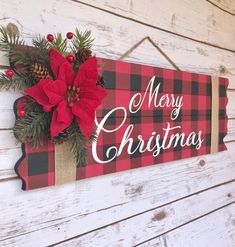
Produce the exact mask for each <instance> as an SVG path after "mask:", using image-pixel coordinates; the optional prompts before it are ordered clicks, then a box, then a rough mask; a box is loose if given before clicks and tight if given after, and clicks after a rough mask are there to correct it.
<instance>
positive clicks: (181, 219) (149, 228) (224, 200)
mask: <svg viewBox="0 0 235 247" xmlns="http://www.w3.org/2000/svg"><path fill="white" fill-rule="evenodd" d="M234 185H235V183H234V182H233V183H229V184H226V185H222V186H219V187H216V188H213V189H212V190H207V191H204V192H201V193H198V194H196V195H192V196H190V197H188V198H186V199H184V200H183V201H182V200H180V201H177V202H173V203H171V204H168V205H164V206H162V207H159V208H157V209H153V210H150V211H148V212H145V213H143V214H139V215H137V216H135V217H132V218H128V219H126V220H123V221H121V222H117V223H114V224H112V225H110V226H107V227H105V228H102V229H99V230H97V231H95V232H91V233H88V234H85V235H83V236H79V237H78V238H74V239H72V240H71V241H66V242H63V243H61V244H58V245H56V246H58V247H59V246H60V247H62V246H63V247H71V246H79V247H80V246H81V247H82V246H89V247H95V246H97V247H108V246H136V245H139V244H141V243H143V242H145V241H146V240H148V239H151V238H153V237H155V236H160V235H162V234H164V232H167V231H172V230H173V229H177V230H175V231H174V237H175V238H176V239H174V237H172V239H171V240H172V241H171V242H170V245H168V244H167V245H166V246H177V245H178V246H187V247H188V246H195V247H196V246H206V245H204V244H203V240H204V239H203V238H201V237H200V234H201V232H202V229H203V230H205V229H207V230H206V232H207V234H204V238H205V240H206V239H207V238H208V237H209V236H210V237H212V236H213V238H210V239H214V241H217V240H220V241H219V243H216V244H218V245H216V246H230V247H231V246H232V245H228V243H230V244H232V243H233V241H232V238H234V237H235V226H234V225H233V223H232V222H233V220H234V219H235V212H234V210H235V204H233V205H232V206H231V207H230V210H229V211H228V214H229V213H230V214H232V216H230V217H231V218H229V215H226V214H225V215H224V214H221V213H220V214H219V215H218V218H217V219H213V220H208V221H209V225H207V221H205V220H204V222H203V223H204V226H202V228H201V229H198V225H200V223H199V224H195V231H197V232H196V233H195V232H193V233H191V234H189V235H188V233H189V232H191V231H192V229H191V226H190V227H187V224H188V223H189V222H191V221H192V220H195V219H198V218H200V217H203V216H205V215H207V214H208V213H210V212H212V211H215V210H218V209H220V208H222V207H224V206H226V205H228V204H230V203H235V188H234ZM229 193H231V194H233V196H228V194H229ZM212 201H213V203H211V202H212ZM224 211H225V210H224ZM182 212H184V214H182ZM223 217H224V218H225V219H226V221H227V222H226V221H225V222H226V223H227V224H230V225H231V226H230V228H229V230H230V231H231V232H229V235H230V234H231V236H230V237H231V238H230V241H228V240H229V235H228V234H226V229H227V230H228V227H226V226H225V224H224V225H223V228H222V229H223V233H224V234H225V236H224V237H223V239H220V238H218V236H216V233H217V232H220V231H221V230H222V229H221V228H218V225H219V224H220V221H221V220H222V219H223ZM218 220H219V222H218ZM225 222H224V220H222V223H225ZM185 224H186V226H184V227H185V228H186V227H187V228H188V230H185V231H182V229H180V226H182V225H185ZM190 225H191V224H190ZM192 225H193V224H192ZM133 226H135V227H133ZM127 229H129V230H130V231H131V232H130V233H129V234H127ZM193 229H194V228H193ZM210 229H211V230H212V229H213V231H212V233H209V230H210ZM181 232H183V234H180V233H181ZM177 233H178V234H177ZM172 235H173V234H172ZM182 235H183V236H182ZM220 237H221V234H220ZM197 239H200V240H199V241H197ZM207 241H208V240H207ZM167 242H168V241H167ZM176 243H177V245H175V244H176ZM191 243H192V244H191ZM208 243H209V241H208ZM213 246H214V245H213Z"/></svg>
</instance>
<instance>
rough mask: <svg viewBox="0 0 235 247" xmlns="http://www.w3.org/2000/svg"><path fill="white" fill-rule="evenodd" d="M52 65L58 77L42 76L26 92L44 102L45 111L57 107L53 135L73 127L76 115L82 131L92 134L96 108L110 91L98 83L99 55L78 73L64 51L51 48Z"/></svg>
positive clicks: (91, 59) (54, 112)
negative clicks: (46, 77)
mask: <svg viewBox="0 0 235 247" xmlns="http://www.w3.org/2000/svg"><path fill="white" fill-rule="evenodd" d="M50 65H51V69H52V71H53V73H54V74H55V76H56V78H57V79H56V80H52V79H41V80H40V81H39V82H38V83H37V84H36V85H35V86H33V87H31V88H28V89H26V90H25V93H26V94H28V95H29V96H31V97H32V98H34V99H35V100H36V101H37V103H38V104H40V105H42V106H43V110H44V111H45V112H49V111H51V110H52V108H53V107H56V108H55V110H54V111H53V115H52V121H51V128H50V132H51V136H52V137H55V136H57V135H58V134H59V133H60V132H61V131H63V130H64V129H65V128H67V127H69V125H70V124H71V123H72V121H73V119H74V118H76V121H77V123H78V125H79V127H80V130H81V131H82V133H83V134H84V135H85V136H87V137H90V136H91V134H92V129H93V122H94V118H95V109H96V108H97V107H98V106H99V105H100V104H101V102H102V100H103V98H104V97H105V96H106V94H107V93H106V90H105V89H104V88H102V87H101V86H98V85H96V83H97V79H98V69H97V60H96V58H95V57H91V58H89V59H88V60H87V61H86V62H84V63H83V64H82V65H81V66H80V68H79V71H78V73H77V75H76V74H75V73H74V70H73V67H72V65H71V64H70V63H69V62H68V61H67V60H66V59H65V58H64V57H63V56H62V55H61V54H60V53H58V52H57V51H56V50H54V49H51V50H50Z"/></svg>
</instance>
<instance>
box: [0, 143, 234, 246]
mask: <svg viewBox="0 0 235 247" xmlns="http://www.w3.org/2000/svg"><path fill="white" fill-rule="evenodd" d="M228 148H229V151H226V152H221V153H219V154H216V155H207V156H203V157H197V158H191V159H185V160H181V161H180V163H179V162H171V163H168V164H160V165H157V166H152V167H146V168H140V169H135V170H132V171H129V172H123V173H116V174H112V175H107V176H102V177H96V178H94V179H86V180H83V181H79V182H75V183H71V184H65V185H63V186H55V187H49V188H45V189H40V190H34V191H29V192H23V191H21V190H20V181H19V180H15V181H13V180H11V181H6V182H1V183H0V186H1V190H0V197H1V198H3V197H4V201H3V200H2V201H0V208H1V210H2V211H1V214H0V245H1V244H2V245H3V246H12V245H13V244H14V243H17V246H32V245H33V244H34V246H35V245H36V246H47V245H49V244H53V243H55V242H60V241H64V240H66V239H69V238H73V237H75V236H78V235H81V234H85V233H87V232H90V231H95V232H96V229H98V228H103V227H106V226H108V225H112V224H113V223H115V222H119V221H123V220H125V219H128V218H130V217H131V218H133V217H135V216H137V215H139V214H142V213H144V212H146V211H149V210H152V209H155V208H157V207H160V206H161V205H165V204H169V203H171V202H173V201H179V200H182V201H184V200H185V199H184V198H186V197H188V196H190V195H193V194H195V193H198V192H200V191H204V190H207V189H209V188H212V187H213V186H217V185H219V184H223V183H226V182H228V181H232V180H234V179H235V161H234V148H235V143H230V144H228ZM221 160H226V162H224V163H221ZM146 178H148V179H146ZM232 187H234V185H233V186H232ZM168 188H170V189H168ZM6 191H7V194H6ZM212 191H213V190H212ZM229 192H230V191H228V193H229ZM211 194H212V195H211V196H213V194H214V193H212V192H211ZM215 194H217V193H215ZM224 198H226V197H224ZM211 201H212V200H209V201H208V205H207V206H205V210H207V209H208V207H209V208H210V207H211V206H213V204H212V205H211ZM182 204H183V203H182ZM210 205H211V206H210ZM196 208H197V207H196ZM196 208H195V210H196ZM12 212H14V214H12ZM181 214H183V215H184V211H181ZM16 219H19V220H16ZM138 224H139V223H138ZM138 224H137V223H135V224H134V225H132V226H130V225H129V228H128V227H127V228H126V235H127V236H129V237H130V238H132V237H133V234H132V233H131V232H130V230H131V229H132V228H135V227H136V225H138ZM116 226H117V225H116ZM116 229H118V226H117V228H116ZM128 229H129V231H128ZM144 229H146V232H148V231H149V230H150V228H143V231H144ZM95 232H94V233H93V234H94V235H95ZM97 234H98V233H97ZM104 234H105V232H104ZM113 235H115V233H113ZM113 235H112V236H113ZM40 236H43V238H42V237H40ZM99 236H100V235H99ZM101 239H102V237H101ZM111 239H112V238H111ZM98 242H99V241H98V239H97V244H98ZM102 243H103V242H102ZM109 243H110V242H109ZM83 246H89V245H85V244H84V245H83ZM111 246H112V245H111ZM123 246H131V245H125V243H123Z"/></svg>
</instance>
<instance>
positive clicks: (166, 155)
mask: <svg viewBox="0 0 235 247" xmlns="http://www.w3.org/2000/svg"><path fill="white" fill-rule="evenodd" d="M99 62H100V64H102V67H103V75H104V78H105V87H106V89H107V91H108V96H107V97H106V98H105V100H104V102H103V104H102V105H101V106H100V107H99V108H98V109H97V111H96V116H97V121H98V122H100V121H101V120H102V119H103V117H104V116H105V115H106V114H108V113H109V112H110V111H111V110H112V109H114V108H116V107H124V108H125V109H126V112H127V117H126V119H125V122H124V118H123V115H124V114H123V112H122V111H114V112H113V113H112V114H111V115H110V116H109V118H108V119H107V121H106V122H105V125H104V127H105V129H107V130H114V129H117V131H113V132H105V131H101V132H100V134H99V136H98V140H97V148H96V150H97V157H98V158H99V159H100V160H102V161H103V162H106V163H97V162H96V161H95V159H94V157H93V155H92V152H91V147H89V154H88V157H87V161H86V164H78V166H77V172H76V179H77V180H79V179H84V178H88V177H94V176H99V175H104V174H109V173H113V172H118V171H124V170H128V169H133V168H137V167H143V166H149V165H154V164H159V163H163V162H168V161H173V160H178V159H184V158H188V157H193V156H199V155H204V154H208V153H210V146H211V108H212V107H211V105H212V104H211V100H212V97H211V95H212V89H211V77H210V76H209V75H203V74H195V73H189V72H181V71H175V70H170V69H163V68H157V67H151V66H146V65H141V64H133V63H127V62H122V61H113V60H108V59H99ZM153 76H156V77H155V81H154V86H157V85H158V84H159V83H160V87H159V93H158V97H159V98H160V97H161V96H163V95H166V94H168V95H170V96H171V95H174V97H177V96H183V106H182V108H181V110H180V113H179V115H178V117H177V119H175V120H174V121H173V120H171V117H170V114H171V111H172V109H173V107H166V106H164V107H157V108H155V107H148V105H147V103H144V104H143V106H142V108H141V109H140V110H139V111H137V112H136V113H134V114H133V113H130V112H129V110H128V108H129V102H130V99H131V98H132V96H133V95H135V94H136V93H141V95H142V96H143V95H144V93H145V89H146V87H147V85H148V83H149V81H150V79H151V78H152V77H153ZM227 86H228V80H227V79H225V78H219V144H218V150H219V151H223V150H226V146H225V144H224V142H223V139H224V137H225V135H226V134H227V115H226V105H227V94H226V90H227ZM147 94H148V93H147ZM147 98H148V95H147ZM146 100H147V99H146ZM18 102H19V101H18ZM17 105H18V104H17V102H16V107H15V108H16V110H17ZM122 122H124V123H123V125H122V126H121V127H120V125H121V123H122ZM167 123H169V124H170V126H171V127H174V126H181V129H180V132H181V133H185V136H186V137H187V136H188V135H189V134H190V133H191V132H195V133H198V132H199V130H201V131H202V139H203V142H202V146H201V148H200V149H196V147H195V145H191V146H184V147H182V146H181V145H176V146H175V147H174V146H173V145H172V147H170V148H168V149H165V150H163V149H161V150H160V153H159V155H157V156H156V157H154V156H153V153H152V152H148V151H145V152H143V153H141V152H139V151H138V145H139V139H138V136H139V135H141V136H142V139H143V140H144V141H145V143H147V141H148V140H149V138H150V137H151V136H152V135H154V133H155V134H160V136H164V130H163V129H164V128H166V126H167ZM130 124H133V126H134V127H133V131H132V133H131V135H130V137H131V138H133V143H132V146H131V150H136V151H135V152H132V154H128V152H127V148H128V144H127V145H125V146H124V148H123V150H122V152H121V153H120V154H119V155H118V156H116V157H115V158H114V159H112V161H111V162H108V161H109V160H110V157H114V156H115V152H117V151H118V149H119V146H120V144H121V141H122V138H123V134H124V132H125V130H126V128H127V127H128V126H129V125H130ZM119 127H120V128H119ZM153 132H154V133H153ZM174 132H175V133H176V132H177V133H179V130H172V131H171V134H174ZM169 136H170V135H169ZM162 142H163V139H160V140H159V143H160V144H161V143H162ZM22 150H23V156H22V158H21V159H20V160H19V161H18V162H17V164H16V167H15V170H16V172H17V174H18V175H19V176H20V177H21V178H22V180H23V189H24V190H30V189H34V188H40V187H45V186H50V185H54V184H55V161H54V146H53V144H52V143H50V141H48V142H47V143H46V145H45V146H43V147H40V148H38V149H33V148H31V147H29V146H28V145H27V144H23V145H22Z"/></svg>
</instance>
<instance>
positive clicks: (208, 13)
mask: <svg viewBox="0 0 235 247" xmlns="http://www.w3.org/2000/svg"><path fill="white" fill-rule="evenodd" d="M74 1H75V2H76V1H77V0H74ZM77 2H83V3H84V4H90V5H92V6H95V7H98V8H100V9H103V10H107V11H110V12H112V13H113V14H118V15H120V16H123V17H126V18H131V19H132V20H136V21H139V22H141V23H144V24H146V25H150V26H151V27H156V28H159V29H162V30H165V31H166V32H173V33H175V34H178V35H182V36H186V37H189V38H192V39H196V40H199V41H204V42H208V43H210V44H213V45H218V46H221V47H225V48H230V49H232V50H235V45H234V44H230V43H229V40H234V39H235V35H234V33H235V27H234V25H230V23H232V22H234V18H235V17H234V16H232V15H229V14H227V13H226V12H223V11H221V10H220V9H218V8H216V7H214V6H213V5H211V4H210V3H208V2H207V1H205V0H200V1H193V2H192V1H190V0H185V1H184V4H182V1H181V0H174V1H170V0H165V1H164V2H163V1H152V2H145V4H143V2H142V1H118V0H114V1H112V2H110V1H107V0H88V1H87V0H86V1H84V0H79V1H77ZM169 10H171V11H169ZM160 13H161V14H160ZM153 17H154V18H153ZM189 27H191V28H189ZM218 33H219V34H220V35H218Z"/></svg>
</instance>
